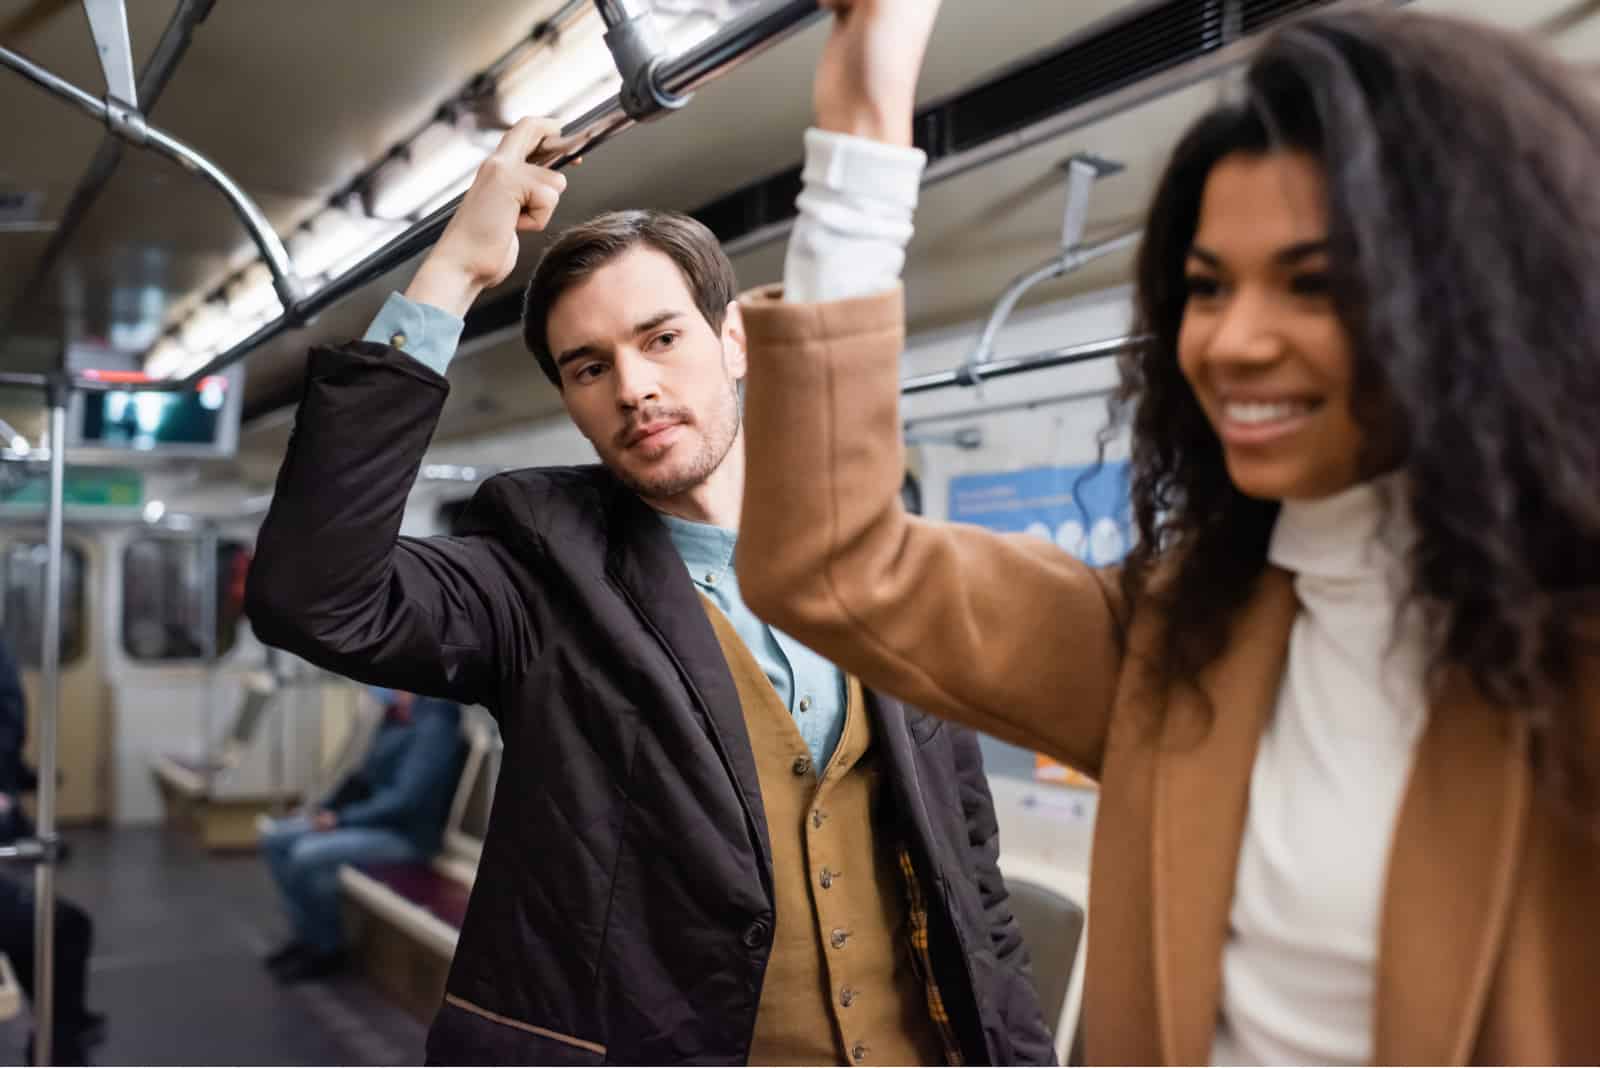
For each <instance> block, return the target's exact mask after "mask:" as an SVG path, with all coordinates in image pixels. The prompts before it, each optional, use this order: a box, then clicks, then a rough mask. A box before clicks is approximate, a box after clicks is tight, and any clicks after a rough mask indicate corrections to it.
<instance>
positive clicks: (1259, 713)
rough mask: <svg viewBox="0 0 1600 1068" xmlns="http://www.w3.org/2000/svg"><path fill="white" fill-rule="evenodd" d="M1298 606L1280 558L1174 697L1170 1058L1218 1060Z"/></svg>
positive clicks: (1165, 918)
mask: <svg viewBox="0 0 1600 1068" xmlns="http://www.w3.org/2000/svg"><path fill="white" fill-rule="evenodd" d="M1295 611H1296V605H1295V599H1294V586H1293V582H1292V579H1291V577H1290V576H1289V574H1288V573H1287V572H1284V571H1280V570H1278V569H1276V568H1269V569H1268V570H1267V571H1266V572H1264V573H1263V574H1262V576H1261V578H1260V580H1259V581H1258V583H1257V586H1256V589H1255V591H1254V592H1253V593H1252V594H1251V596H1250V598H1249V599H1248V600H1247V601H1246V602H1245V604H1244V606H1243V607H1242V608H1241V609H1240V610H1239V613H1238V615H1237V616H1236V617H1235V618H1234V621H1233V624H1232V629H1231V632H1230V635H1229V641H1228V649H1227V652H1225V653H1224V654H1223V655H1222V656H1221V657H1220V658H1218V659H1217V660H1216V661H1214V662H1213V663H1212V664H1211V665H1210V666H1209V667H1207V668H1206V670H1205V671H1204V672H1203V673H1202V675H1201V676H1200V679H1199V680H1198V685H1196V686H1175V687H1174V688H1173V689H1172V691H1171V693H1170V694H1169V696H1168V698H1167V703H1166V710H1165V713H1164V716H1163V721H1162V726H1161V737H1160V745H1159V751H1158V752H1157V754H1156V775H1155V826H1154V829H1153V833H1152V834H1151V838H1150V841H1151V848H1152V849H1153V851H1154V855H1153V856H1152V858H1151V861H1152V866H1151V870H1152V872H1153V877H1154V879H1155V885H1154V887H1153V892H1154V898H1155V915H1154V920H1155V970H1156V997H1157V1005H1158V1011H1159V1014H1160V1040H1161V1054H1162V1060H1164V1061H1165V1062H1167V1063H1169V1064H1207V1063H1209V1062H1210V1059H1211V1043H1212V1038H1213V1035H1214V1033H1215V1030H1216V1021H1217V1009H1218V1005H1219V1003H1220V998H1221V989H1222V950H1223V946H1224V945H1225V943H1226V942H1227V936H1228V913H1229V909H1230V906H1231V905H1232V903H1233V884H1234V875H1235V871H1236V869H1237V868H1238V858H1239V848H1240V843H1241V841H1242V840H1243V836H1244V825H1245V814H1246V811H1247V809H1248V806H1249V798H1250V775H1251V771H1252V769H1253V768H1254V766H1255V755H1256V745H1257V743H1258V742H1259V741H1260V738H1261V732H1262V730H1263V729H1264V728H1265V726H1266V724H1267V721H1268V719H1269V717H1270V716H1271V714H1272V710H1273V707H1274V705H1275V704H1276V701H1277V694H1278V686H1279V682H1280V680H1281V679H1282V678H1283V671H1284V667H1285V664H1286V663H1287V659H1288V650H1289V630H1290V628H1291V626H1292V625H1293V623H1294V616H1295Z"/></svg>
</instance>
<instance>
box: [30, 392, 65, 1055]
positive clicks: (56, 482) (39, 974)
mask: <svg viewBox="0 0 1600 1068" xmlns="http://www.w3.org/2000/svg"><path fill="white" fill-rule="evenodd" d="M70 389H71V386H70V385H69V384H68V383H67V382H66V381H65V380H59V381H56V382H54V383H52V385H51V387H50V390H49V393H48V394H47V403H48V405H49V408H50V505H49V511H48V513H47V515H46V520H45V524H46V527H45V529H46V534H45V541H46V544H47V546H48V549H49V553H50V555H49V559H48V560H47V562H46V563H45V573H44V636H43V637H44V640H43V642H42V644H41V649H42V656H41V658H40V659H41V667H42V675H43V686H42V690H43V693H42V697H43V701H42V703H41V706H40V708H39V794H38V797H39V831H38V833H39V840H40V842H41V843H42V844H43V845H44V856H42V857H41V858H40V859H39V867H38V868H37V869H36V870H35V872H34V924H33V1016H34V1022H35V1032H34V1038H33V1050H34V1057H35V1063H37V1064H51V1063H53V1062H52V1060H51V1054H52V1052H53V1051H52V1049H51V1045H52V1040H53V1039H54V1038H55V948H56V944H55V934H56V925H55V913H56V866H55V864H56V724H57V722H58V720H59V717H60V715H61V519H62V516H61V511H62V495H63V492H64V488H65V485H66V477H67V397H68V393H69V391H70Z"/></svg>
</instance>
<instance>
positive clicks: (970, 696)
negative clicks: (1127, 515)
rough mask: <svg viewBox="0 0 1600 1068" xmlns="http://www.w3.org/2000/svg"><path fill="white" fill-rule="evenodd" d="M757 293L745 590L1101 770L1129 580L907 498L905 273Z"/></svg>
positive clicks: (797, 622) (842, 659)
mask: <svg viewBox="0 0 1600 1068" xmlns="http://www.w3.org/2000/svg"><path fill="white" fill-rule="evenodd" d="M743 311H744V320H745V329H746V335H747V338H748V342H749V350H750V376H749V383H748V386H747V391H746V405H745V433H746V435H747V447H746V451H747V456H748V461H747V464H746V471H747V473H746V476H745V477H746V488H745V498H744V510H743V517H742V520H741V527H740V535H739V537H740V542H739V553H738V558H737V564H738V572H739V588H740V590H741V591H742V592H743V594H744V597H745V600H746V602H747V603H748V604H749V605H750V607H751V608H752V609H753V610H754V611H755V612H756V614H757V615H759V616H761V617H762V618H764V619H766V620H767V621H768V622H770V623H772V624H774V625H775V626H777V627H779V628H780V629H782V630H783V631H785V632H787V633H789V634H792V635H794V636H795V638H797V639H798V640H800V641H801V642H804V643H805V644H806V645H808V646H810V647H811V648H813V649H816V650H817V651H818V652H820V653H822V654H823V655H825V656H827V657H828V658H829V659H831V660H833V661H834V662H835V663H836V664H838V665H839V666H840V667H842V668H844V669H845V670H847V671H851V672H854V673H855V674H856V675H858V676H859V677H860V678H861V680H862V681H863V682H865V683H866V684H868V685H869V686H873V687H876V688H878V689H881V690H884V691H886V692H888V693H891V694H894V695H895V696H897V697H900V698H902V699H904V700H905V701H907V702H908V703H910V704H913V705H916V706H918V707H920V708H923V709H926V710H927V711H929V712H932V713H934V714H935V715H940V716H943V717H945V718H947V719H954V720H957V721H959V722H962V723H965V724H967V725H969V726H972V727H976V728H978V729H979V730H982V731H985V732H987V733H989V734H993V735H996V736H998V737H1000V738H1004V739H1005V740H1007V741H1010V742H1014V743H1016V744H1019V745H1022V746H1024V747H1026V748H1029V749H1034V750H1039V751H1042V752H1045V753H1049V754H1050V755H1051V756H1054V757H1056V758H1058V759H1059V760H1061V761H1063V762H1064V763H1066V764H1068V765H1070V766H1072V767H1074V768H1077V769H1079V770H1081V771H1083V772H1085V773H1086V774H1088V775H1090V776H1091V777H1098V775H1099V772H1100V764H1101V760H1102V757H1103V754H1104V748H1105V739H1106V734H1107V728H1108V725H1109V722H1110V718H1111V706H1112V699H1113V694H1114V691H1115V686H1116V681H1117V675H1118V673H1119V671H1120V667H1121V660H1122V652H1121V641H1120V639H1121V634H1120V627H1121V610H1120V604H1119V600H1118V596H1117V593H1116V583H1115V581H1114V580H1113V579H1112V578H1111V577H1110V576H1109V575H1107V574H1104V573H1101V572H1097V571H1095V570H1093V569H1091V568H1089V567H1087V566H1086V565H1084V564H1082V563H1080V562H1079V561H1078V560H1076V559H1075V558H1073V557H1072V556H1071V555H1070V554H1069V553H1067V552H1065V551H1063V550H1061V549H1058V548H1056V547H1055V546H1053V545H1050V544H1048V543H1046V542H1044V541H1043V540H1041V539H1038V538H1033V537H1029V536H1025V535H1002V534H996V533H993V532H991V531H986V530H982V529H979V528H977V527H971V526H964V525H959V524H954V523H939V522H928V521H925V520H921V519H917V518H914V517H911V516H908V515H907V514H906V512H905V509H904V507H903V506H902V504H901V498H900V486H901V483H902V481H903V479H904V476H905V457H904V450H903V446H902V441H901V426H900V417H899V400H900V391H899V368H900V354H901V349H902V345H903V341H904V320H903V318H902V316H903V300H902V296H901V294H900V291H899V290H894V291H892V292H889V293H885V294H881V295H878V296H873V297H865V298H861V299H857V300H849V301H840V302H837V303H833V304H811V305H805V304H787V303H784V302H782V301H781V300H778V299H775V297H774V296H772V295H771V294H766V295H762V294H758V295H755V296H749V297H746V298H745V299H744V302H743ZM797 515H803V516H806V517H808V522H805V523H795V522H793V521H792V518H793V517H794V516H797Z"/></svg>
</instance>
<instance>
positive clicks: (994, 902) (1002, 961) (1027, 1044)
mask: <svg viewBox="0 0 1600 1068" xmlns="http://www.w3.org/2000/svg"><path fill="white" fill-rule="evenodd" d="M953 735H954V736H953V737H952V739H951V748H952V749H953V750H954V752H955V763H956V779H957V785H958V788H959V789H960V792H961V812H962V815H963V816H964V817H965V818H966V823H967V848H968V852H969V853H970V855H971V858H972V866H973V869H974V871H975V872H976V873H977V881H978V896H979V899H980V900H982V902H983V911H984V915H985V917H986V919H987V922H988V929H989V945H990V948H991V949H992V950H993V951H994V955H995V959H996V961H997V962H998V963H999V972H1000V975H1001V976H1003V977H1004V978H1005V980H1006V981H1005V982H1004V984H1003V985H997V987H996V989H995V992H994V996H995V999H996V1007H997V1008H998V1010H999V1012H1000V1015H1001V1017H1002V1018H1003V1019H1004V1021H1005V1024H1006V1027H1007V1033H1008V1035H1009V1037H1010V1040H1011V1051H1012V1055H1013V1057H1014V1063H1017V1064H1054V1063H1055V1062H1056V1052H1055V1045H1054V1043H1053V1042H1052V1041H1051V1038H1050V1028H1049V1026H1048V1025H1047V1024H1046V1022H1045V1019H1044V1014H1043V1011H1042V1010H1041V1009H1040V1007H1039V996H1038V994H1037V993H1036V992H1035V990H1034V985H1033V969H1032V962H1031V960H1030V959H1029V956H1028V947H1027V945H1026V944H1025V943H1024V942H1023V940H1022V929H1021V927H1020V926H1019V925H1018V923H1017V918H1016V917H1015V916H1014V915H1012V912H1011V892H1010V890H1008V889H1007V888H1006V881H1005V877H1004V876H1002V875H1001V874H1000V825H999V823H998V821H997V820H996V819H995V814H994V799H993V798H992V797H991V796H990V794H989V778H988V776H987V775H985V774H984V770H983V751H982V749H981V748H980V747H979V744H978V736H977V735H976V734H974V733H973V732H972V731H969V730H959V729H958V730H955V731H954V732H953Z"/></svg>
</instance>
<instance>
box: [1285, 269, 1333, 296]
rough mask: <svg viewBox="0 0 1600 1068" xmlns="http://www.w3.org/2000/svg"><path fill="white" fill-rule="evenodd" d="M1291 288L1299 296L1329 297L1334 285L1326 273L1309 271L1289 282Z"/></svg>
mask: <svg viewBox="0 0 1600 1068" xmlns="http://www.w3.org/2000/svg"><path fill="white" fill-rule="evenodd" d="M1289 288H1290V289H1291V290H1293V291H1294V293H1295V295H1297V296H1301V297H1324V296H1327V295H1328V291H1329V290H1330V289H1331V288H1332V283H1331V281H1330V280H1329V278H1328V273H1327V272H1326V271H1308V272H1307V273H1305V274H1297V275H1295V276H1294V278H1292V279H1291V280H1290V282H1289Z"/></svg>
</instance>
